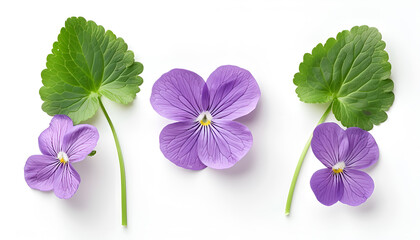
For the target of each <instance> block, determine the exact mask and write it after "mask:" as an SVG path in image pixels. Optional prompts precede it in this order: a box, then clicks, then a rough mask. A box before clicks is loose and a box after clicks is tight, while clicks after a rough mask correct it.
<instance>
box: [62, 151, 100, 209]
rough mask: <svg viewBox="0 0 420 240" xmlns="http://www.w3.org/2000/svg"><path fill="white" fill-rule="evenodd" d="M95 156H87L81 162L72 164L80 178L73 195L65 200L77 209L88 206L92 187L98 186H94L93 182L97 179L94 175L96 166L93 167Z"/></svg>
mask: <svg viewBox="0 0 420 240" xmlns="http://www.w3.org/2000/svg"><path fill="white" fill-rule="evenodd" d="M95 157H96V156H95ZM95 157H93V158H92V157H87V158H86V159H85V160H83V161H82V162H79V163H77V164H74V165H72V166H73V167H74V169H76V171H77V172H78V173H79V175H80V179H81V180H80V185H79V189H77V192H76V193H75V195H73V197H72V198H70V199H68V200H67V201H68V202H67V203H68V205H69V206H71V207H74V208H78V209H81V208H88V207H89V205H90V202H91V201H92V200H93V198H92V193H93V191H92V189H97V188H98V186H95V182H94V181H95V180H94V179H98V176H95V171H94V170H95V169H98V168H97V166H96V167H95V165H96V163H95V162H94V161H95ZM96 172H97V171H96Z"/></svg>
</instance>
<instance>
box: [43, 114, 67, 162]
mask: <svg viewBox="0 0 420 240" xmlns="http://www.w3.org/2000/svg"><path fill="white" fill-rule="evenodd" d="M72 127H73V121H72V120H71V118H69V117H67V116H66V115H55V116H54V117H53V118H52V119H51V122H50V126H49V127H48V128H47V129H45V130H44V131H43V132H42V133H41V135H39V138H38V144H39V149H40V150H41V152H42V153H43V154H45V155H50V156H53V157H56V156H57V154H58V153H59V152H61V151H62V149H61V145H62V142H63V138H64V135H65V134H66V133H67V132H68V131H69V130H70V129H71V128H72Z"/></svg>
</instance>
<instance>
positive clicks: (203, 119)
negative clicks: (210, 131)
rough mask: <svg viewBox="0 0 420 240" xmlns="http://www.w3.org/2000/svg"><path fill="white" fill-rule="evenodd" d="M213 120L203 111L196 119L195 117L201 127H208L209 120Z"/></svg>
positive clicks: (208, 113) (207, 112)
mask: <svg viewBox="0 0 420 240" xmlns="http://www.w3.org/2000/svg"><path fill="white" fill-rule="evenodd" d="M212 119H213V117H212V116H211V114H210V112H209V111H205V112H202V113H201V114H200V115H199V116H198V117H197V119H196V120H197V121H198V122H200V123H201V125H203V126H207V125H210V123H211V120H212Z"/></svg>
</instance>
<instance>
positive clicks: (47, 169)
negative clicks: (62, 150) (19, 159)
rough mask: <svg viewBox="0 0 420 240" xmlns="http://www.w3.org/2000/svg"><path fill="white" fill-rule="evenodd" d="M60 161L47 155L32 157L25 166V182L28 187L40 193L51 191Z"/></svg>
mask: <svg viewBox="0 0 420 240" xmlns="http://www.w3.org/2000/svg"><path fill="white" fill-rule="evenodd" d="M59 163H60V161H58V159H57V158H55V157H52V156H48V155H33V156H30V157H29V158H28V160H27V161H26V164H25V168H24V172H25V180H26V183H28V186H29V187H31V188H33V189H38V190H41V191H51V190H52V189H53V185H54V173H55V171H56V169H57V168H58V165H59Z"/></svg>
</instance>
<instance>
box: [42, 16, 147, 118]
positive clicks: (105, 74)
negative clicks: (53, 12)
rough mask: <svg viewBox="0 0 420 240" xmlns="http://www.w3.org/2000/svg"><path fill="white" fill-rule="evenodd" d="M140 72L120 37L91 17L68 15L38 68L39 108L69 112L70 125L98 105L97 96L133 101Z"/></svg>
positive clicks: (91, 111)
mask: <svg viewBox="0 0 420 240" xmlns="http://www.w3.org/2000/svg"><path fill="white" fill-rule="evenodd" d="M142 71H143V65H142V64H141V63H139V62H135V61H134V54H133V52H132V51H128V50H127V44H126V43H125V42H124V40H123V39H122V38H117V37H116V36H115V35H114V34H113V33H112V32H111V31H109V30H108V31H105V29H104V28H103V27H102V26H98V25H96V23H95V22H93V21H86V20H85V19H84V18H82V17H78V18H76V17H72V18H68V19H67V21H66V23H65V27H63V28H62V29H61V31H60V34H59V35H58V41H57V42H55V43H54V44H53V49H52V54H50V55H48V57H47V68H46V69H44V70H43V71H42V73H41V77H42V83H43V85H44V86H42V87H41V89H40V91H39V93H40V95H41V99H42V100H43V101H44V103H43V105H42V109H43V110H44V111H45V112H46V113H48V114H49V115H55V114H65V115H68V116H69V117H71V118H72V119H73V121H74V122H75V124H76V123H79V122H81V121H84V120H87V119H89V118H90V117H92V116H93V115H94V114H95V113H96V111H97V110H98V108H99V102H98V98H99V97H101V96H105V97H107V98H108V99H110V100H112V101H114V102H117V103H122V104H128V103H130V102H132V101H133V100H134V98H135V96H136V94H137V93H138V92H139V91H140V88H139V86H140V85H141V84H142V83H143V79H142V78H141V77H140V76H138V75H139V74H140V73H141V72H142Z"/></svg>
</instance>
